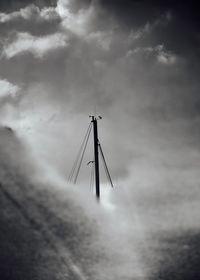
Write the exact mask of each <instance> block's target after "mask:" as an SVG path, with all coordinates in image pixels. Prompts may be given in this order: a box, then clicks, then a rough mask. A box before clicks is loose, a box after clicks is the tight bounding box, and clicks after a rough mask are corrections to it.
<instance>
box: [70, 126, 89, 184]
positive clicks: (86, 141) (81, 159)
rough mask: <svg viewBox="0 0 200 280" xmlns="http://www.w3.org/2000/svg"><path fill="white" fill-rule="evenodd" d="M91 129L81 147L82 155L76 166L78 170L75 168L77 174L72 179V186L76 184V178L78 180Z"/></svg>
mask: <svg viewBox="0 0 200 280" xmlns="http://www.w3.org/2000/svg"><path fill="white" fill-rule="evenodd" d="M91 129H92V125H90V126H89V130H88V135H87V137H86V140H85V145H84V147H83V151H82V155H81V158H80V161H79V165H78V168H77V172H76V175H75V178H74V184H76V181H77V178H78V175H79V172H80V168H81V164H82V162H83V157H84V154H85V150H86V148H87V143H88V140H89V137H90V132H91Z"/></svg>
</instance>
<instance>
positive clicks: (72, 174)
mask: <svg viewBox="0 0 200 280" xmlns="http://www.w3.org/2000/svg"><path fill="white" fill-rule="evenodd" d="M91 128H92V123H90V124H89V126H88V128H87V131H86V134H85V136H84V139H83V142H82V144H81V147H80V149H79V151H78V154H77V156H76V159H75V161H74V164H73V167H72V169H71V172H70V174H69V177H68V181H69V182H71V181H72V180H73V177H74V174H75V171H76V170H77V167H78V163H79V160H80V158H81V155H82V153H83V151H84V147H85V144H86V140H87V139H88V138H89V135H90V131H91Z"/></svg>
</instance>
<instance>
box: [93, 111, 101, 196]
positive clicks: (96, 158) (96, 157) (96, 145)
mask: <svg viewBox="0 0 200 280" xmlns="http://www.w3.org/2000/svg"><path fill="white" fill-rule="evenodd" d="M92 123H93V132H94V164H95V185H96V198H97V200H99V199H100V180H99V141H98V127H97V119H96V118H95V117H94V116H92Z"/></svg>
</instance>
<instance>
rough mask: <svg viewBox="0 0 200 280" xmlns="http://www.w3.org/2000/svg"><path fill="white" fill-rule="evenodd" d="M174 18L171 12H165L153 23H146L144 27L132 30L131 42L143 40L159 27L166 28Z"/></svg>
mask: <svg viewBox="0 0 200 280" xmlns="http://www.w3.org/2000/svg"><path fill="white" fill-rule="evenodd" d="M172 19H173V17H172V14H171V12H170V11H167V12H165V13H164V14H161V15H159V16H158V17H157V18H156V19H154V20H153V21H152V22H149V21H148V22H146V23H145V24H144V26H143V27H140V28H138V29H137V30H133V29H131V31H130V34H129V41H130V42H134V41H136V40H139V39H142V38H143V37H145V36H146V35H148V34H150V33H151V32H154V31H155V30H156V29H157V28H159V27H162V28H163V27H166V26H167V25H168V24H169V23H170V22H171V21H172Z"/></svg>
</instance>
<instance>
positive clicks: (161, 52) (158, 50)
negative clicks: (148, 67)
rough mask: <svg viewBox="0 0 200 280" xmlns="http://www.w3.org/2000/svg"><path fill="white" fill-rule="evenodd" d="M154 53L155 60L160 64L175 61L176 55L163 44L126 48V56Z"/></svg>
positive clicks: (173, 62) (170, 63) (168, 63)
mask: <svg viewBox="0 0 200 280" xmlns="http://www.w3.org/2000/svg"><path fill="white" fill-rule="evenodd" d="M139 53H141V54H146V55H147V56H148V55H154V56H155V58H156V59H157V61H158V62H159V63H161V64H165V65H172V64H175V63H176V62H177V55H175V54H174V53H172V52H171V51H169V50H166V48H165V47H164V45H163V44H161V45H157V46H154V47H137V48H135V49H131V50H128V52H127V54H126V57H131V56H134V55H136V54H139Z"/></svg>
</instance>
